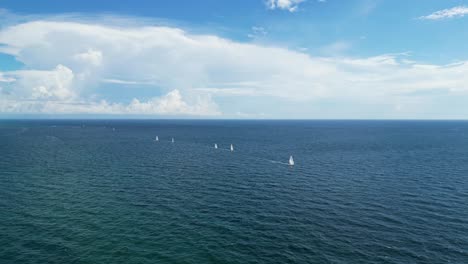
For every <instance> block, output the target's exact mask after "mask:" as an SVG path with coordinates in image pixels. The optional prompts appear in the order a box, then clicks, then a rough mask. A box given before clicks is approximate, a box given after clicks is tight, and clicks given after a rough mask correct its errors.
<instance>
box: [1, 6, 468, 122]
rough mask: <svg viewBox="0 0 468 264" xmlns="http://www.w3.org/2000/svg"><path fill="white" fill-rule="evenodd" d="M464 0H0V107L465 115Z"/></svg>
mask: <svg viewBox="0 0 468 264" xmlns="http://www.w3.org/2000/svg"><path fill="white" fill-rule="evenodd" d="M466 43H468V0H412V1H407V0H225V1H219V0H205V1H203V0H199V1H194V0H171V1H169V0H168V1H163V0H158V1H154V0H132V1H123V0H120V1H119V0H112V1H111V0H100V1H90V0H82V1H59V0H42V1H33V0H30V1H27V0H23V1H18V0H2V1H0V118H2V117H4V118H10V117H32V118H34V117H39V118H41V117H67V116H68V117H71V116H73V117H77V116H78V117H89V118H93V117H98V118H100V117H116V118H216V119H224V118H226V119H231V118H232V119H467V117H468V45H467V44H466Z"/></svg>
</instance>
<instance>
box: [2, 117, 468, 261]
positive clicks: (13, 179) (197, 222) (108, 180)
mask: <svg viewBox="0 0 468 264" xmlns="http://www.w3.org/2000/svg"><path fill="white" fill-rule="evenodd" d="M112 128H115V131H114V130H113V129H112ZM156 135H158V136H159V139H160V141H159V142H154V141H153V139H154V137H155V136H156ZM171 137H174V138H175V143H174V144H172V143H171V142H170V139H171ZM214 143H217V144H218V146H219V147H220V149H218V150H215V149H214V148H213V144H214ZM231 143H232V144H234V147H235V151H234V152H230V151H228V150H227V149H228V148H229V145H230V144H231ZM0 154H1V156H0V245H1V246H0V263H468V122H455V121H453V122H449V121H446V122H442V121H433V122H429V121H427V122H426V121H183V120H180V121H170V120H166V121H89V120H88V121H86V120H81V121H80V120H73V121H66V120H63V121H52V120H48V121H0ZM289 155H293V156H294V159H295V161H296V166H294V167H289V166H287V165H285V164H284V163H287V161H288V158H289Z"/></svg>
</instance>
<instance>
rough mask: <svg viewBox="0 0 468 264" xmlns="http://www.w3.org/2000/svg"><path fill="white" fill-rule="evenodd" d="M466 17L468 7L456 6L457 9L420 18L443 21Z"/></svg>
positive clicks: (440, 11) (441, 11)
mask: <svg viewBox="0 0 468 264" xmlns="http://www.w3.org/2000/svg"><path fill="white" fill-rule="evenodd" d="M466 15H468V7H466V6H456V7H452V8H448V9H443V10H439V11H436V12H434V13H432V14H430V15H427V16H421V17H419V19H424V20H441V19H447V18H454V17H463V16H466Z"/></svg>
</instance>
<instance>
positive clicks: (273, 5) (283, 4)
mask: <svg viewBox="0 0 468 264" xmlns="http://www.w3.org/2000/svg"><path fill="white" fill-rule="evenodd" d="M305 1H306V0H267V1H266V5H267V7H268V8H269V9H272V10H273V9H282V10H288V11H289V12H296V11H297V9H298V8H299V4H300V3H302V2H305Z"/></svg>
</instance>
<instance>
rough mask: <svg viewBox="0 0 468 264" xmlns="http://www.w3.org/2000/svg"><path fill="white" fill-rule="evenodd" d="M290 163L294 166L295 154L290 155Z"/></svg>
mask: <svg viewBox="0 0 468 264" xmlns="http://www.w3.org/2000/svg"><path fill="white" fill-rule="evenodd" d="M289 165H290V166H294V159H293V156H289Z"/></svg>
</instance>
